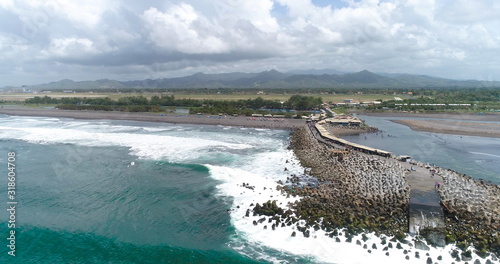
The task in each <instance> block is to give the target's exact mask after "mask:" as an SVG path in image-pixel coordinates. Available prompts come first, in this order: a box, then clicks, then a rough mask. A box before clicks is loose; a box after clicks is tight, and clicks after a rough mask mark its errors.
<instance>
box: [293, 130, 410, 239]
mask: <svg viewBox="0 0 500 264" xmlns="http://www.w3.org/2000/svg"><path fill="white" fill-rule="evenodd" d="M291 146H292V148H293V150H294V152H295V154H296V155H297V157H298V158H299V160H300V161H301V164H302V165H303V166H304V167H308V168H311V171H310V174H311V175H312V176H314V177H316V178H318V180H319V182H320V184H319V186H318V187H317V188H307V187H306V188H302V189H296V190H294V192H295V193H296V194H299V195H301V196H303V197H304V198H303V199H301V200H300V201H298V202H297V203H296V204H295V205H294V208H295V209H296V210H297V212H298V215H300V216H301V217H302V218H304V219H307V220H308V221H309V222H310V223H316V222H317V220H318V219H320V218H323V221H322V225H324V228H327V229H328V228H340V227H347V228H348V229H352V230H354V231H362V230H370V231H374V232H384V233H386V234H390V235H399V236H402V234H403V233H405V232H408V213H407V212H408V205H409V197H410V196H409V195H410V187H409V185H408V184H407V182H406V180H405V174H406V173H407V170H406V169H405V168H404V167H403V166H401V165H400V164H399V162H397V161H396V160H393V159H388V158H384V157H380V156H373V157H372V156H369V155H364V154H361V153H357V152H353V151H350V152H348V153H340V154H339V153H337V152H335V151H332V149H331V148H330V147H328V146H326V145H325V144H321V143H319V142H318V140H317V139H316V138H315V137H314V135H313V134H312V132H311V131H310V129H309V128H306V127H300V128H298V129H296V130H295V131H294V132H293V134H292V139H291Z"/></svg>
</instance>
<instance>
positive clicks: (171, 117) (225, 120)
mask: <svg viewBox="0 0 500 264" xmlns="http://www.w3.org/2000/svg"><path fill="white" fill-rule="evenodd" d="M0 114H5V115H12V116H38V117H63V118H75V119H111V120H131V121H144V122H164V123H172V124H199V125H221V126H234V127H248V128H267V129H281V130H291V129H293V128H295V127H298V126H302V125H304V120H302V119H292V118H264V117H260V118H250V117H246V116H235V117H233V116H226V117H224V116H214V115H211V116H209V115H200V116H198V115H187V114H158V113H142V112H141V113H137V112H116V111H80V110H60V109H47V108H32V107H22V106H2V107H0Z"/></svg>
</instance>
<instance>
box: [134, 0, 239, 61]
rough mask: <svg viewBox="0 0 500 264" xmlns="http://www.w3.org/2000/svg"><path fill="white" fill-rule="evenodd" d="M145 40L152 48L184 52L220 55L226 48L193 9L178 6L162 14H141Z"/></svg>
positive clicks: (188, 6) (208, 23)
mask: <svg viewBox="0 0 500 264" xmlns="http://www.w3.org/2000/svg"><path fill="white" fill-rule="evenodd" d="M142 17H143V19H144V21H145V27H146V29H147V30H148V31H149V33H148V37H149V40H151V41H152V42H153V43H154V44H155V45H156V46H158V47H161V48H165V49H167V50H177V51H180V52H184V53H190V54H193V53H222V52H227V51H229V47H228V45H227V44H226V43H224V41H223V40H222V39H221V38H220V37H219V36H218V35H219V32H217V31H218V30H217V28H216V26H215V25H214V24H211V22H210V21H208V20H207V19H206V18H204V17H201V16H199V15H198V14H197V13H196V11H195V10H194V8H193V7H192V6H190V5H187V4H180V5H177V6H173V7H171V8H169V9H168V10H167V11H166V12H161V11H158V9H156V8H150V9H148V10H146V11H144V14H143V16H142Z"/></svg>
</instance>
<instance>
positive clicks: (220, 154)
mask: <svg viewBox="0 0 500 264" xmlns="http://www.w3.org/2000/svg"><path fill="white" fill-rule="evenodd" d="M391 134H394V136H397V137H399V138H401V137H402V136H401V135H398V134H397V133H396V131H391ZM288 137H289V132H288V131H282V130H268V129H252V128H237V127H223V126H201V125H173V124H165V123H148V122H134V121H113V120H75V119H67V118H45V117H16V116H6V115H0V167H2V168H5V169H2V171H3V173H4V176H1V177H0V179H1V180H0V197H3V198H2V199H1V200H2V201H3V205H2V206H3V207H4V209H2V210H0V222H1V223H0V236H1V237H2V239H1V240H0V241H4V242H3V243H4V245H1V248H2V250H0V263H401V262H402V261H406V260H405V259H404V257H405V255H404V254H403V252H402V251H401V250H397V249H393V250H392V251H391V252H390V253H391V255H390V256H389V257H388V256H386V255H385V252H383V251H382V250H381V248H382V247H381V246H380V245H379V248H378V250H375V249H372V250H370V251H371V252H369V251H368V250H366V249H363V248H362V247H361V246H359V245H356V244H355V243H354V242H353V243H348V242H345V238H344V239H342V241H341V242H340V243H338V242H335V240H334V239H332V238H330V237H328V236H326V235H325V233H324V232H323V231H321V230H318V231H314V230H312V231H311V237H310V238H304V237H301V235H298V236H297V237H291V233H292V232H293V231H294V230H295V228H296V227H294V226H287V227H279V228H276V230H271V228H270V226H266V227H267V229H264V227H263V226H264V225H265V223H263V224H260V225H254V224H253V221H254V220H258V219H259V218H261V217H260V216H252V214H250V216H249V217H246V216H245V213H246V211H247V209H249V208H252V204H256V203H260V204H262V203H264V202H266V201H268V200H276V201H277V203H278V205H280V206H281V207H283V208H285V207H287V204H288V203H290V202H293V201H295V200H296V199H298V198H295V197H293V196H292V197H286V196H284V195H282V194H281V193H280V192H279V191H277V190H276V182H277V181H279V180H282V181H283V182H285V181H286V179H287V177H290V176H291V175H292V174H296V175H300V174H302V173H303V172H304V168H303V167H301V166H300V164H299V163H298V161H297V160H296V158H295V157H294V155H293V153H292V152H291V151H290V150H288V149H287V146H288V143H287V140H288ZM471 144H472V143H471ZM385 149H387V148H385ZM457 151H458V152H459V151H460V149H459V150H457ZM12 152H14V153H15V161H14V164H15V173H16V176H15V184H16V185H15V191H16V192H15V199H14V200H9V199H8V195H9V194H10V193H8V177H7V176H8V173H9V170H7V168H8V162H9V154H8V153H12ZM480 152H481V153H489V154H491V153H490V152H486V151H485V150H481V151H480ZM405 153H407V152H405ZM434 153H437V154H438V155H440V154H439V153H440V152H434ZM407 154H412V153H407ZM431 154H432V153H431ZM492 155H500V154H498V153H496V154H495V153H493V154H492ZM483 156H484V155H483ZM487 157H490V156H487ZM451 165H452V164H451ZM285 168H286V170H285ZM486 171H487V170H486ZM484 177H486V176H484ZM492 180H494V178H492ZM244 183H245V186H244ZM246 186H252V187H253V188H247V187H246ZM12 201H15V202H17V204H16V205H15V207H16V210H15V225H16V226H15V228H14V229H13V228H10V227H9V225H8V221H9V217H10V216H9V211H7V210H6V209H9V206H10V205H9V204H8V202H12ZM10 219H12V217H11V218H10ZM266 220H267V219H266ZM12 230H14V231H15V256H11V255H9V254H8V252H9V251H12V249H11V248H9V247H8V243H9V241H10V240H8V239H7V238H8V237H9V236H10V232H11V231H12ZM368 237H369V238H370V240H368V241H367V242H366V243H367V244H368V245H370V246H371V245H372V244H374V243H375V244H379V243H380V239H379V238H378V237H375V236H374V235H372V234H368ZM356 240H361V238H360V236H359V237H354V238H353V241H356ZM407 246H408V245H403V247H407ZM408 249H409V250H411V248H408ZM449 250H450V246H448V247H446V248H437V249H436V248H432V249H431V251H428V252H427V253H429V254H430V256H431V257H433V259H434V260H435V261H437V256H438V255H441V256H442V257H443V260H442V261H443V262H442V263H449V262H451V258H450V256H449V254H448V253H447V252H448V251H449ZM424 254H425V253H422V255H424ZM425 260H426V258H422V259H418V260H417V259H414V260H412V261H406V262H405V263H425Z"/></svg>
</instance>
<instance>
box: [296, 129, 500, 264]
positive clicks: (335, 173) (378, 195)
mask: <svg viewBox="0 0 500 264" xmlns="http://www.w3.org/2000/svg"><path fill="white" fill-rule="evenodd" d="M313 131H314V130H311V129H310V128H307V127H301V128H298V129H296V130H295V131H294V132H293V133H292V139H291V147H292V149H293V150H294V152H295V154H296V156H297V157H298V158H299V160H300V161H301V164H302V165H303V166H304V167H308V168H311V170H310V172H309V173H310V175H312V176H314V177H316V178H317V179H318V181H319V185H318V186H317V187H314V188H308V187H304V188H302V189H294V190H293V192H294V194H298V195H300V196H302V197H303V198H302V199H301V200H299V201H298V202H296V203H295V205H294V209H295V210H296V212H297V215H298V216H299V217H300V218H301V219H306V220H307V221H308V222H309V223H310V225H311V226H316V227H317V226H318V225H321V227H322V228H323V229H326V230H329V229H333V228H338V227H345V228H347V230H352V231H353V232H354V233H355V232H358V231H360V229H362V230H365V231H374V232H376V233H379V234H386V235H394V236H396V237H402V236H403V235H402V234H401V233H402V232H404V233H409V231H410V230H409V228H408V227H409V226H410V219H409V216H410V215H411V212H410V210H411V209H413V210H414V215H416V214H418V213H421V212H425V211H427V212H428V214H427V215H424V214H422V217H421V220H423V221H421V222H416V223H415V222H414V224H413V226H417V225H418V226H419V227H424V228H421V229H420V230H418V232H414V233H419V235H422V236H424V237H426V238H427V241H428V242H430V244H433V245H438V246H442V245H443V244H444V243H448V244H450V243H451V244H454V243H455V244H456V246H457V248H459V249H461V250H462V252H461V253H459V251H457V250H453V251H452V252H451V255H452V257H453V258H455V259H456V260H457V261H458V260H460V259H461V260H468V259H469V258H470V255H471V251H474V253H476V254H478V255H479V256H481V257H487V256H488V255H489V252H493V253H496V254H497V255H498V253H499V252H500V250H499V245H500V238H499V237H498V226H499V224H500V219H499V208H500V206H499V205H500V192H499V187H498V186H497V185H493V184H487V183H486V182H485V181H477V180H474V179H472V178H470V177H468V176H465V175H462V174H459V173H457V172H454V171H451V170H445V169H442V168H439V167H431V166H427V165H425V164H422V163H417V164H416V166H415V171H412V170H410V169H409V166H411V165H410V164H408V163H402V162H399V161H397V160H395V159H393V158H386V157H381V156H376V155H368V154H366V153H361V152H356V151H349V150H348V151H345V148H342V147H338V148H337V149H334V148H332V147H331V146H329V144H326V143H325V142H324V141H321V140H318V138H316V137H315V134H314V132H313ZM318 134H319V133H317V134H316V135H318ZM431 170H435V178H430V174H429V171H431ZM424 172H426V173H424ZM412 177H414V178H415V179H412ZM418 177H421V178H422V177H426V178H427V180H424V181H425V182H426V183H425V184H426V185H429V184H428V181H433V182H434V181H436V182H439V183H440V185H439V188H438V187H437V186H436V187H435V186H434V184H433V183H432V184H431V186H430V190H429V186H427V187H425V188H423V187H422V186H418V184H422V180H421V179H419V178H418ZM413 185H414V186H415V187H414V188H415V189H422V190H426V191H427V194H429V193H432V194H433V195H431V196H432V197H433V198H432V199H434V198H436V199H437V200H438V201H439V200H442V201H443V203H442V204H443V206H442V207H443V208H444V219H445V220H444V223H443V214H442V209H441V208H440V207H438V206H436V204H438V201H433V202H432V203H430V204H426V203H425V202H424V203H422V202H421V201H419V200H418V196H419V193H414V194H412V187H410V186H413ZM420 194H422V195H424V196H425V195H426V193H425V192H423V193H420ZM436 194H439V196H437V195H436ZM410 197H414V198H417V199H416V201H415V200H413V201H410ZM424 200H425V199H424ZM411 202H412V203H413V204H414V206H413V208H410V207H411V205H410V204H411ZM427 202H428V201H427ZM419 206H420V207H422V206H423V207H425V208H420V207H419ZM429 216H430V217H435V218H436V219H435V220H433V219H430V218H429ZM320 219H321V220H322V221H320ZM414 221H415V219H414ZM417 221H420V220H418V219H417ZM316 227H315V228H316ZM429 227H431V228H429ZM433 228H434V229H433ZM348 232H349V231H348ZM346 235H347V234H346ZM469 246H474V248H472V250H471V249H470V248H469ZM491 259H493V260H494V259H496V256H495V255H492V257H491Z"/></svg>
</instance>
